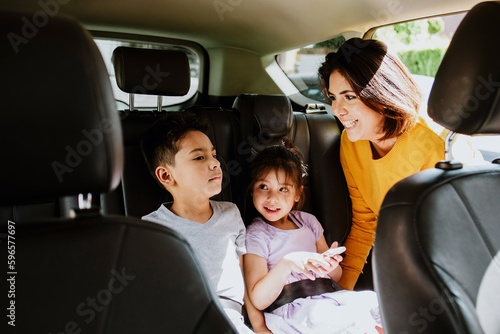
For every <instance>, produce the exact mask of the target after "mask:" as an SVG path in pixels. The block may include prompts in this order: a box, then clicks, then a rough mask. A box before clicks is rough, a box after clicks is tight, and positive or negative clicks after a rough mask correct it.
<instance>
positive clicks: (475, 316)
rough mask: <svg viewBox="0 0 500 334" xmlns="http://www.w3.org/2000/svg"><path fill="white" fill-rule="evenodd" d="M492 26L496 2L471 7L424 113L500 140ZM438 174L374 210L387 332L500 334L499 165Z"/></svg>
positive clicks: (404, 187)
mask: <svg viewBox="0 0 500 334" xmlns="http://www.w3.org/2000/svg"><path fill="white" fill-rule="evenodd" d="M499 19H500V2H485V3H481V4H478V5H476V6H475V7H474V8H472V9H471V10H470V12H469V13H468V14H467V15H466V16H465V18H464V19H463V21H462V23H461V24H460V26H459V28H458V29H457V31H456V33H455V35H454V37H453V39H452V41H451V44H450V46H449V48H448V50H447V52H446V55H445V57H444V59H443V61H442V64H441V66H440V67H439V70H438V73H437V75H436V79H435V83H434V86H433V88H432V92H431V95H430V99H429V114H430V116H431V117H432V118H433V119H434V120H435V121H436V122H438V123H439V124H441V125H443V126H444V127H446V128H448V129H450V130H453V131H457V132H459V133H463V134H479V133H481V134H483V133H489V134H499V133H500V105H499V102H498V101H499V100H498V98H499V95H500V89H499V88H500V85H499V84H498V83H499V82H500V62H499V61H498V59H499V58H498V56H499V55H500V25H499V24H498V22H499ZM451 139H452V138H451ZM436 166H439V167H440V168H435V169H429V170H425V171H422V172H420V173H417V174H415V175H413V176H411V177H408V178H406V179H404V180H402V181H400V182H399V183H397V184H396V185H395V186H394V187H393V188H392V189H391V190H390V191H389V192H388V194H387V196H386V197H385V199H384V202H383V204H382V208H381V210H380V215H379V220H378V226H377V238H376V240H375V247H374V262H373V266H374V274H375V288H376V291H377V292H378V294H379V299H380V305H381V311H382V312H381V313H382V317H383V323H384V327H385V328H384V330H385V333H403V332H404V333H447V334H448V333H450V334H451V333H462V334H467V333H471V334H472V333H474V334H478V333H499V332H500V317H499V315H500V298H499V296H500V288H499V286H500V285H499V282H500V218H499V217H500V205H499V198H500V164H498V163H497V164H495V163H494V164H491V165H483V166H461V164H460V163H458V162H450V161H447V162H440V163H438V165H436Z"/></svg>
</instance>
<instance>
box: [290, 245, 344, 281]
mask: <svg viewBox="0 0 500 334" xmlns="http://www.w3.org/2000/svg"><path fill="white" fill-rule="evenodd" d="M283 259H284V260H285V261H286V263H287V264H288V265H289V268H290V271H291V272H296V273H299V274H304V275H305V276H306V277H307V278H309V279H310V280H313V281H314V280H315V279H316V278H315V276H314V275H313V274H312V273H311V272H313V273H316V274H318V275H320V276H322V275H324V274H327V273H329V272H330V271H332V270H333V269H335V268H332V262H335V260H331V259H327V258H325V257H323V255H322V254H318V253H313V252H293V253H289V254H287V255H285V256H284V257H283ZM337 266H338V263H337V264H336V265H335V267H337Z"/></svg>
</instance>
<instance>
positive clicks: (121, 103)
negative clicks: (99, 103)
mask: <svg viewBox="0 0 500 334" xmlns="http://www.w3.org/2000/svg"><path fill="white" fill-rule="evenodd" d="M94 41H95V42H96V44H97V47H98V48H99V50H100V51H101V54H102V56H103V58H104V62H105V64H106V67H107V69H108V73H109V80H110V81H111V86H112V87H113V93H114V95H115V99H116V102H117V107H118V109H126V108H128V103H129V94H128V93H125V92H123V91H122V90H120V88H118V85H117V84H116V78H115V71H114V68H113V64H112V62H111V56H112V54H113V50H114V49H115V48H117V47H118V46H127V47H136V48H146V49H152V48H157V49H168V50H171V49H175V50H181V51H184V52H185V53H186V54H187V56H188V59H189V67H190V70H191V86H190V88H189V91H188V93H187V94H186V95H184V96H164V97H163V101H162V102H163V103H162V106H164V107H165V106H170V105H174V104H178V103H182V102H184V101H187V100H188V99H190V98H191V97H192V96H193V95H194V94H195V93H196V91H197V89H198V83H199V69H200V58H199V57H198V54H197V53H196V52H194V51H192V50H190V49H189V48H186V47H181V46H175V45H159V44H148V43H132V42H125V41H117V40H106V39H94ZM157 103H158V99H157V96H154V95H144V94H135V96H134V107H135V108H137V109H140V108H149V109H150V108H156V106H157Z"/></svg>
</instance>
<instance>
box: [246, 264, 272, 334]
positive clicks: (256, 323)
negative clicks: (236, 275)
mask: <svg viewBox="0 0 500 334" xmlns="http://www.w3.org/2000/svg"><path fill="white" fill-rule="evenodd" d="M239 257H240V266H241V271H242V273H243V274H244V270H243V261H244V257H243V255H240V256H239ZM243 277H245V276H243ZM245 282H246V279H245ZM244 302H245V309H246V311H247V315H248V319H249V320H250V323H251V324H252V329H253V331H254V332H255V333H256V334H272V332H271V331H270V330H269V328H267V326H266V320H265V318H264V314H263V313H262V311H260V310H257V309H256V308H255V306H253V304H252V301H251V300H250V298H249V297H248V289H247V288H245V297H244Z"/></svg>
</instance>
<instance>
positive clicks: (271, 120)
mask: <svg viewBox="0 0 500 334" xmlns="http://www.w3.org/2000/svg"><path fill="white" fill-rule="evenodd" d="M151 51H152V50H144V52H143V56H144V57H148V53H149V52H151ZM154 51H155V52H158V50H154ZM162 52H167V53H168V52H169V51H162ZM135 57H137V54H135ZM155 59H156V60H155V64H154V66H157V65H158V59H159V58H158V57H155ZM166 59H168V57H166ZM141 64H144V60H143V61H142V62H141ZM152 65H153V64H152ZM160 67H161V69H162V71H168V69H169V68H171V67H177V68H178V65H177V64H175V62H172V61H171V60H170V61H168V62H165V63H160ZM124 69H125V67H122V68H115V71H116V72H117V73H116V75H117V78H118V77H121V78H128V76H127V75H125V74H126V73H120V71H123V70H124ZM186 75H189V73H187V74H186ZM135 84H138V85H140V84H141V83H140V82H138V83H133V82H132V83H128V85H129V86H130V85H131V86H134V85H135ZM165 87H166V88H165V89H164V90H163V91H162V92H161V94H162V95H171V94H172V88H171V87H169V86H168V85H167V86H165ZM142 90H143V91H145V90H146V89H145V88H144V87H142ZM150 93H151V94H158V89H156V90H155V91H154V92H150ZM186 111H190V112H193V113H195V114H197V115H198V116H199V117H201V118H203V119H206V120H207V121H208V123H209V133H208V136H209V138H210V139H211V141H212V143H213V144H214V146H215V147H216V149H217V154H218V157H219V160H220V161H221V168H222V170H223V173H224V181H223V188H222V192H221V193H220V194H219V195H217V196H215V197H214V199H216V200H223V201H231V202H234V203H236V204H237V205H238V207H239V209H240V211H241V212H242V216H243V218H244V221H245V223H246V224H249V223H250V222H251V218H253V217H252V215H253V213H252V211H251V208H252V206H251V203H247V202H248V200H247V198H246V190H247V186H248V183H249V180H248V175H249V174H248V172H249V170H248V167H249V162H250V161H251V160H252V159H253V157H254V156H255V155H256V154H257V153H258V152H259V151H261V150H262V149H263V148H265V147H267V146H269V145H273V144H276V143H278V142H279V141H281V139H282V138H283V137H284V136H287V137H288V138H290V139H291V140H292V141H293V142H294V144H295V145H297V147H298V148H299V149H300V150H301V151H302V153H303V155H304V158H305V163H306V164H308V166H309V175H308V179H307V181H306V187H305V192H306V201H305V205H304V208H303V210H304V211H307V212H310V213H312V214H314V215H315V216H316V217H317V218H318V220H319V221H320V222H321V224H322V225H323V227H324V230H325V237H326V240H327V242H328V243H331V242H333V241H335V240H337V241H339V242H341V243H342V242H343V241H345V238H346V237H347V234H348V233H349V226H350V222H351V207H350V199H349V194H348V191H347V186H346V183H345V179H344V176H343V172H342V167H341V165H340V159H339V148H340V132H341V131H340V128H339V126H338V123H337V121H336V120H335V118H334V117H333V116H332V115H330V114H327V113H326V112H323V113H311V114H307V113H303V112H293V111H292V105H291V102H290V100H289V99H288V97H286V96H284V95H257V94H242V95H240V96H238V97H236V99H235V101H234V104H233V109H232V110H227V109H222V108H217V107H201V106H194V107H190V108H187V109H186ZM172 112H173V111H172ZM164 115H166V111H161V112H158V111H149V112H138V111H122V125H123V136H124V146H125V166H124V172H123V177H122V183H121V186H120V187H119V188H118V190H116V191H115V192H114V193H112V194H106V195H102V196H101V198H100V199H101V203H100V204H101V207H102V209H103V211H104V212H105V213H108V214H111V213H115V214H125V215H127V216H135V217H141V216H143V215H145V214H147V213H149V212H151V211H153V210H156V209H157V208H158V206H159V205H160V204H161V203H163V202H165V201H170V200H171V196H170V194H169V193H168V192H167V191H166V190H164V189H162V188H160V186H159V185H158V184H157V183H156V181H155V180H154V179H153V177H152V176H151V174H150V173H149V171H148V170H147V167H146V164H145V162H144V160H143V157H142V154H141V151H140V139H141V137H142V135H143V134H144V133H145V132H146V131H147V130H148V129H149V128H150V127H151V126H153V124H154V123H155V122H157V121H158V120H159V119H160V118H161V117H163V116H164ZM367 271H368V272H371V270H370V269H369V268H368V270H367ZM367 278H368V280H367V282H364V281H363V278H361V279H360V284H358V286H359V287H363V288H373V285H372V283H371V275H367Z"/></svg>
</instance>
